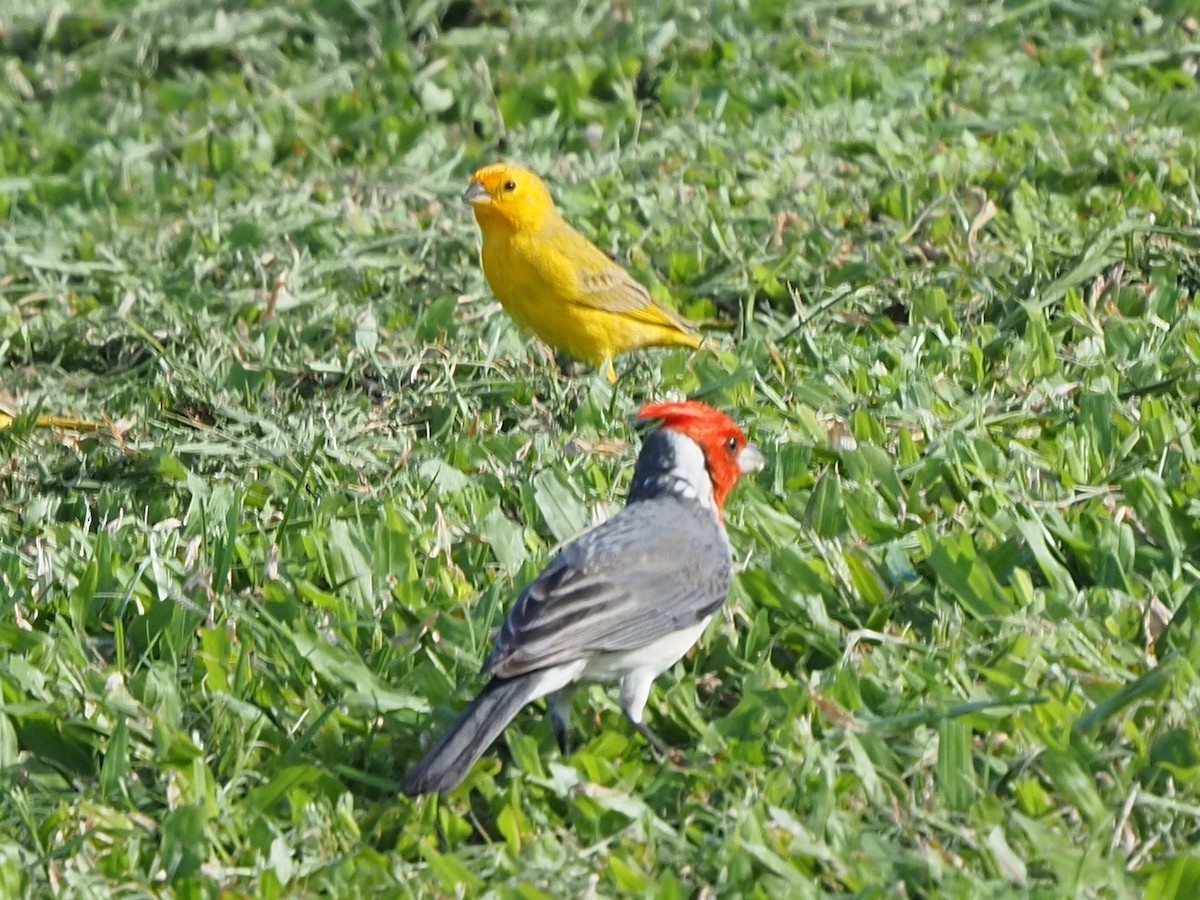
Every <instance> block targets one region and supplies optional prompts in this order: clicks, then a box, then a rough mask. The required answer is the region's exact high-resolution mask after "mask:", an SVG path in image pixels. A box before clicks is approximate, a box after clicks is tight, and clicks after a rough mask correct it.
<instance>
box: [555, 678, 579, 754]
mask: <svg viewBox="0 0 1200 900" xmlns="http://www.w3.org/2000/svg"><path fill="white" fill-rule="evenodd" d="M574 695H575V687H574V685H567V686H566V687H565V688H563V689H562V690H560V691H555V692H554V693H553V694H551V695H550V704H549V706H550V728H551V730H552V731H553V732H554V740H555V741H557V742H558V750H559V752H560V753H561V754H562V755H563V756H570V755H571V742H570V739H569V737H568V734H567V728H568V726H569V725H570V723H571V698H572V697H573V696H574Z"/></svg>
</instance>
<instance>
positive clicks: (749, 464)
mask: <svg viewBox="0 0 1200 900" xmlns="http://www.w3.org/2000/svg"><path fill="white" fill-rule="evenodd" d="M737 462H738V468H739V469H741V470H742V472H743V473H747V474H748V473H750V472H757V471H758V470H759V469H761V468H762V467H763V466H765V465H766V464H767V458H766V457H765V456H763V455H762V451H761V450H759V449H758V448H757V447H755V446H754V445H753V444H747V445H746V446H745V447H743V448H742V449H741V452H739V453H738V458H737Z"/></svg>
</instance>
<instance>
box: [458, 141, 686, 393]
mask: <svg viewBox="0 0 1200 900" xmlns="http://www.w3.org/2000/svg"><path fill="white" fill-rule="evenodd" d="M463 200H465V201H466V202H467V203H469V204H470V205H471V209H472V210H473V211H474V213H475V221H476V222H478V223H479V231H480V232H481V233H482V235H483V251H482V259H483V274H484V276H485V277H486V278H487V282H488V284H489V285H490V286H491V288H492V291H493V292H494V293H495V295H496V299H497V300H499V301H500V305H501V306H503V307H504V309H505V310H506V311H507V312H508V314H509V315H510V316H512V317H513V320H514V321H515V322H516V323H517V324H518V325H520V326H522V327H523V328H527V329H528V330H530V331H532V332H533V333H534V334H535V335H537V336H538V337H539V338H541V339H542V340H543V341H545V342H546V343H547V344H549V345H550V346H551V347H554V348H555V349H558V350H565V351H566V352H567V353H569V354H570V355H571V356H573V357H575V358H577V359H582V360H585V361H587V362H590V363H595V364H597V365H603V366H604V374H605V375H606V376H607V378H608V380H609V381H610V382H613V381H616V380H617V374H616V372H615V371H613V365H612V358H613V357H614V356H616V355H617V354H618V353H627V352H629V351H630V350H640V349H641V348H643V347H691V348H693V349H694V348H696V347H699V346H700V343H701V339H700V337H699V335H697V334H696V333H695V332H693V331H692V329H691V326H690V325H689V324H688V322H687V321H686V320H685V319H683V318H681V317H680V316H678V315H677V314H676V313H674V312H672V311H671V310H669V309H667V308H666V307H663V306H660V305H659V304H657V303H655V302H654V299H653V298H652V297H651V296H650V292H649V291H647V290H646V289H645V288H644V287H642V285H640V284H638V282H636V281H634V279H633V277H632V276H631V275H630V274H629V273H628V272H626V271H625V270H624V269H622V268H621V267H620V266H619V265H617V264H616V263H615V262H613V261H612V260H611V259H610V258H609V257H608V255H607V254H605V253H604V251H603V250H601V249H600V248H599V247H597V246H596V245H595V244H593V243H592V242H591V241H589V240H588V239H587V238H586V237H584V236H583V235H582V234H580V233H579V232H578V231H576V230H575V229H574V228H572V227H571V226H570V225H568V224H567V223H566V222H565V221H564V220H563V218H562V216H560V215H559V214H558V210H557V209H555V207H554V201H553V200H552V199H551V197H550V192H549V191H548V190H546V185H544V184H543V183H542V181H541V179H540V178H538V177H537V176H536V175H534V174H533V173H532V172H530V171H529V170H528V169H523V168H521V167H520V166H514V165H509V164H507V163H497V164H495V165H490V166H484V167H483V168H482V169H479V170H478V171H477V172H476V173H475V174H474V175H472V176H471V181H470V183H469V184H468V185H467V190H466V193H464V194H463Z"/></svg>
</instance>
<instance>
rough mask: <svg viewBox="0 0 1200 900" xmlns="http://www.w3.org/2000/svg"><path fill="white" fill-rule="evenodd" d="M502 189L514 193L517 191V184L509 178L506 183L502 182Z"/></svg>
mask: <svg viewBox="0 0 1200 900" xmlns="http://www.w3.org/2000/svg"><path fill="white" fill-rule="evenodd" d="M504 189H505V190H506V191H515V190H516V189H517V183H516V182H515V181H513V180H512V179H511V178H510V179H509V180H508V181H506V182H504Z"/></svg>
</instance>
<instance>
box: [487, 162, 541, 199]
mask: <svg viewBox="0 0 1200 900" xmlns="http://www.w3.org/2000/svg"><path fill="white" fill-rule="evenodd" d="M531 178H532V179H534V180H537V176H536V175H534V174H533V173H532V172H530V171H529V170H528V169H522V168H521V167H520V166H514V165H512V164H511V163H492V164H491V165H490V166H484V167H482V168H480V169H476V170H475V174H473V175H472V176H471V180H472V181H477V182H479V183H480V184H481V185H483V187H484V189H485V190H486V191H487V192H488V193H489V194H492V193H495V192H497V191H499V190H500V188H501V187H503V186H504V184H505V183H506V182H509V181H515V182H517V183H518V184H520V182H521V181H525V180H528V179H531Z"/></svg>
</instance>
